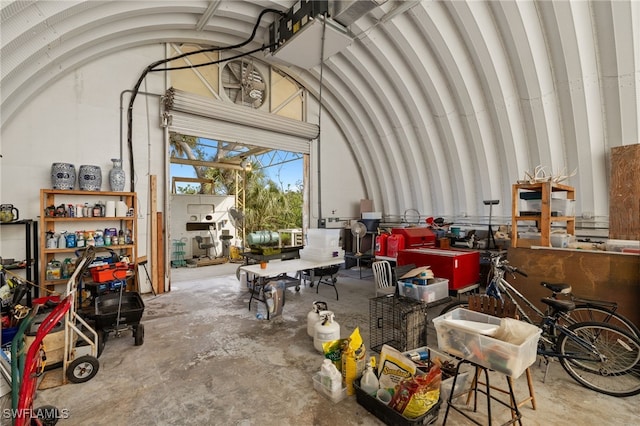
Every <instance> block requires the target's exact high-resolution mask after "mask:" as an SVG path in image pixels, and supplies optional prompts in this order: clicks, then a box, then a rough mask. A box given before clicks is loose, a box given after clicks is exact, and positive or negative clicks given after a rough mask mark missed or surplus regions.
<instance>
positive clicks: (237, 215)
mask: <svg viewBox="0 0 640 426" xmlns="http://www.w3.org/2000/svg"><path fill="white" fill-rule="evenodd" d="M229 221H231V224H232V225H233V227H234V228H242V225H244V213H242V212H241V211H240V210H238V209H236V208H235V207H231V208H230V209H229Z"/></svg>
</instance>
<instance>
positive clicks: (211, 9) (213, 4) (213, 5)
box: [196, 0, 222, 31]
mask: <svg viewBox="0 0 640 426" xmlns="http://www.w3.org/2000/svg"><path fill="white" fill-rule="evenodd" d="M220 3H222V0H215V1H210V2H209V6H207V10H205V11H204V13H203V14H202V16H201V17H200V19H198V22H197V23H196V31H202V30H203V28H204V26H205V25H207V22H209V19H211V17H212V16H213V14H214V13H216V10H218V8H219V7H220Z"/></svg>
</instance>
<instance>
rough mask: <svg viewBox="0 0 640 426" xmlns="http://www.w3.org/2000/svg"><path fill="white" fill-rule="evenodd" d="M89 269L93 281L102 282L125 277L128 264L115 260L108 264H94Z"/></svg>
mask: <svg viewBox="0 0 640 426" xmlns="http://www.w3.org/2000/svg"><path fill="white" fill-rule="evenodd" d="M89 270H90V271H91V279H92V280H93V282H96V283H104V282H107V281H113V280H123V279H125V278H126V277H127V271H128V270H129V266H128V265H127V264H126V263H124V262H116V263H111V264H109V265H101V266H94V267H93V268H91V269H89Z"/></svg>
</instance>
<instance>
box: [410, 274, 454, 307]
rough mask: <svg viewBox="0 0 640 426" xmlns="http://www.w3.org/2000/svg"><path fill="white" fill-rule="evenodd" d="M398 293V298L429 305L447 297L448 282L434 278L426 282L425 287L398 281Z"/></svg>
mask: <svg viewBox="0 0 640 426" xmlns="http://www.w3.org/2000/svg"><path fill="white" fill-rule="evenodd" d="M398 292H399V294H400V296H404V297H410V298H411V299H416V300H419V301H421V302H427V303H431V302H435V301H437V300H441V299H444V298H445V297H449V280H447V279H445V278H434V279H430V280H428V284H427V285H420V284H414V283H413V282H411V281H410V280H403V281H398Z"/></svg>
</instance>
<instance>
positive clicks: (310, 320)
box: [307, 301, 327, 338]
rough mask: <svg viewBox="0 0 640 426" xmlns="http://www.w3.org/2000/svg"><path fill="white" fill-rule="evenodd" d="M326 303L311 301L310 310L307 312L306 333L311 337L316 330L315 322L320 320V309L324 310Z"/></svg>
mask: <svg viewBox="0 0 640 426" xmlns="http://www.w3.org/2000/svg"><path fill="white" fill-rule="evenodd" d="M326 310H327V304H326V303H325V302H319V301H316V302H313V307H312V309H311V311H309V313H308V314H307V334H308V335H309V337H311V338H313V336H314V335H315V330H316V328H315V327H316V323H317V322H318V321H320V311H326Z"/></svg>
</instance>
